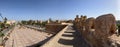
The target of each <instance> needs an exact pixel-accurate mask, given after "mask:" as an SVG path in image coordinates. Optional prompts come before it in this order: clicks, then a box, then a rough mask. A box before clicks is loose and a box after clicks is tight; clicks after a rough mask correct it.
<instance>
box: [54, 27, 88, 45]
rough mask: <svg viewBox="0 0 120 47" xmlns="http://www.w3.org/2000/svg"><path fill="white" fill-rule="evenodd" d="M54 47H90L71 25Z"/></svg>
mask: <svg viewBox="0 0 120 47" xmlns="http://www.w3.org/2000/svg"><path fill="white" fill-rule="evenodd" d="M53 47H90V46H89V45H88V44H87V43H86V42H85V41H84V39H83V38H82V37H81V35H80V32H78V31H75V30H74V29H73V27H72V26H71V25H70V26H69V27H68V28H67V30H66V31H65V32H64V33H63V34H62V36H61V37H60V39H59V40H58V42H57V43H55V44H54V46H53Z"/></svg>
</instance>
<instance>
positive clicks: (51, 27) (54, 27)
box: [46, 24, 66, 34]
mask: <svg viewBox="0 0 120 47" xmlns="http://www.w3.org/2000/svg"><path fill="white" fill-rule="evenodd" d="M65 26H66V25H62V24H47V25H46V31H47V32H49V33H53V34H56V33H58V32H59V31H61V30H62V29H63V28H64V27H65Z"/></svg>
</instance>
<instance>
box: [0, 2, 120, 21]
mask: <svg viewBox="0 0 120 47" xmlns="http://www.w3.org/2000/svg"><path fill="white" fill-rule="evenodd" d="M119 3H120V2H119V1H118V0H0V13H2V16H3V17H7V18H8V19H10V20H30V19H33V20H47V19H49V18H52V19H59V20H61V19H63V20H67V19H74V18H75V16H76V15H87V17H98V16H100V15H103V14H107V13H112V14H114V15H115V17H116V19H117V20H118V19H119V20H120V15H119V12H120V11H119V7H118V6H119ZM0 20H1V18H0Z"/></svg>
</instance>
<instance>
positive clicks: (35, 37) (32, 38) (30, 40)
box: [5, 27, 52, 47]
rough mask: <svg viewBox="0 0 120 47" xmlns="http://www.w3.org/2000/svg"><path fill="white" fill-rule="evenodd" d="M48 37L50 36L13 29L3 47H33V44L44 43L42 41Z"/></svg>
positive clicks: (30, 30)
mask: <svg viewBox="0 0 120 47" xmlns="http://www.w3.org/2000/svg"><path fill="white" fill-rule="evenodd" d="M50 36H52V35H48V34H47V33H45V32H39V31H37V30H33V29H29V28H21V29H19V28H18V27H15V29H14V30H13V32H12V33H11V34H10V37H9V39H8V40H7V41H6V43H5V47H34V46H33V45H35V44H38V43H39V44H40V43H41V44H42V43H44V42H43V41H44V40H45V39H47V38H48V37H50Z"/></svg>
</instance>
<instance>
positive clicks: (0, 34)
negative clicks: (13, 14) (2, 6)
mask: <svg viewBox="0 0 120 47" xmlns="http://www.w3.org/2000/svg"><path fill="white" fill-rule="evenodd" d="M0 16H1V18H2V19H3V21H4V22H3V23H2V24H1V26H3V27H2V30H3V29H4V28H5V24H6V22H7V18H6V17H5V19H4V18H3V17H2V14H1V13H0ZM2 30H0V37H2V45H3V41H4V40H3V36H4V33H2Z"/></svg>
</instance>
